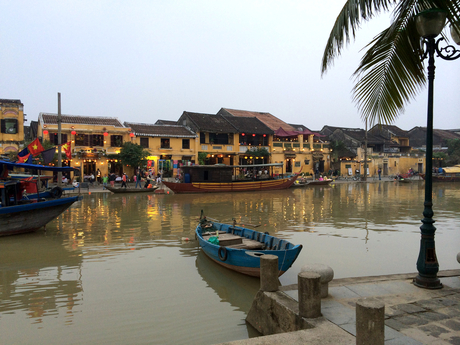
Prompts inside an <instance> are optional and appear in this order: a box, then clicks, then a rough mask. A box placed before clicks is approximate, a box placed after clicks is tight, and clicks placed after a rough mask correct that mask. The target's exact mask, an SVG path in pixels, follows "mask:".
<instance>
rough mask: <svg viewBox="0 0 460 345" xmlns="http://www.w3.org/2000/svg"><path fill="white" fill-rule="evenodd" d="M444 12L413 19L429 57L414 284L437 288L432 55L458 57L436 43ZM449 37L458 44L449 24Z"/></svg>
mask: <svg viewBox="0 0 460 345" xmlns="http://www.w3.org/2000/svg"><path fill="white" fill-rule="evenodd" d="M446 17H447V13H446V12H445V11H443V10H438V9H432V10H427V11H423V12H420V13H419V14H418V15H417V16H416V18H415V21H416V25H417V31H418V33H419V34H420V36H421V37H422V38H423V40H422V48H423V55H422V60H424V59H425V58H428V115H427V126H426V174H425V202H424V210H423V216H424V218H423V219H422V223H423V224H422V226H421V227H420V230H421V237H422V238H421V241H420V252H419V256H418V260H417V270H418V275H417V277H415V279H414V285H416V286H418V287H421V288H426V289H440V288H442V284H441V282H440V280H439V278H438V277H437V273H438V271H439V264H438V259H437V257H436V249H435V241H434V233H435V231H436V228H435V227H434V225H433V223H434V222H435V221H434V220H433V209H432V206H433V202H432V171H433V170H432V168H433V162H432V158H433V85H434V70H435V66H434V54H435V52H436V55H437V56H438V57H440V58H442V59H444V60H455V59H458V58H459V57H460V50H457V49H455V47H454V46H451V45H447V46H446V47H444V48H442V47H440V46H439V43H440V42H441V41H443V40H444V38H443V37H441V38H439V39H437V40H436V37H437V36H438V35H439V34H440V33H441V31H442V29H443V28H444V25H445V23H446ZM451 32H452V38H453V39H454V41H455V42H456V43H457V44H460V40H459V39H458V33H457V32H456V30H455V29H454V27H453V26H451Z"/></svg>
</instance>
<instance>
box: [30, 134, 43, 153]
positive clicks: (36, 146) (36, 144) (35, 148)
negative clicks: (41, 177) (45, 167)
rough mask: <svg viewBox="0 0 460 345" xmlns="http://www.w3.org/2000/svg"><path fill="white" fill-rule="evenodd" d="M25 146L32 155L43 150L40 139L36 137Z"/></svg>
mask: <svg viewBox="0 0 460 345" xmlns="http://www.w3.org/2000/svg"><path fill="white" fill-rule="evenodd" d="M27 148H28V149H29V152H30V154H31V155H32V156H36V155H38V154H39V153H40V152H42V151H45V149H44V148H43V146H42V144H40V141H39V140H38V138H37V139H35V140H34V141H32V142H31V143H30V144H29V145H28V146H27Z"/></svg>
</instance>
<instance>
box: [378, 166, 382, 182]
mask: <svg viewBox="0 0 460 345" xmlns="http://www.w3.org/2000/svg"><path fill="white" fill-rule="evenodd" d="M378 173H379V180H381V179H382V177H381V174H382V170H380V168H379V171H378Z"/></svg>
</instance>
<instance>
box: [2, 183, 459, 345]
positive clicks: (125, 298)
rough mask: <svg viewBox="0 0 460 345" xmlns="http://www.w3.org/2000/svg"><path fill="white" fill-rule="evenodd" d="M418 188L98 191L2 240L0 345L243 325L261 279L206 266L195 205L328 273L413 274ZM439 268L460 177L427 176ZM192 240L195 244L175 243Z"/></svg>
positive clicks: (137, 339) (180, 336) (194, 334)
mask: <svg viewBox="0 0 460 345" xmlns="http://www.w3.org/2000/svg"><path fill="white" fill-rule="evenodd" d="M423 199H424V184H423V181H415V182H413V183H408V184H398V183H397V182H376V183H368V184H364V183H348V184H335V185H332V186H327V187H319V186H316V187H309V188H301V189H289V190H284V191H275V192H261V193H230V194H210V195H198V194H196V195H173V194H164V195H160V194H155V195H125V196H122V195H114V194H108V193H97V194H96V193H93V194H91V195H86V196H85V197H84V199H83V200H82V201H81V202H79V203H77V204H74V205H73V206H72V208H71V209H69V210H68V211H66V212H65V213H64V214H63V215H61V216H60V217H59V218H58V219H56V220H55V221H53V222H52V223H50V224H48V226H47V229H46V232H45V231H43V230H41V231H38V232H36V233H33V234H26V235H20V236H11V237H3V238H0V277H1V279H0V297H1V300H0V339H1V340H0V342H1V343H2V344H31V343H34V344H214V343H219V342H225V341H231V340H237V339H246V338H248V337H252V336H256V335H257V333H256V332H255V331H254V330H253V329H252V328H251V327H250V326H247V325H246V324H245V321H244V320H245V317H246V313H247V311H248V310H249V307H250V306H251V303H252V300H253V297H254V295H255V294H256V292H257V290H258V288H259V280H258V279H256V278H252V277H246V276H243V275H240V274H238V273H234V272H232V271H229V270H226V269H224V268H221V267H220V266H217V265H216V264H215V263H213V262H211V261H210V260H209V259H208V258H207V257H206V256H205V255H204V254H203V253H202V252H201V251H200V249H199V247H198V246H197V243H196V242H195V241H194V240H193V239H194V228H195V226H196V223H197V219H198V217H199V215H200V211H201V210H203V211H204V213H205V214H206V215H208V216H209V217H212V218H216V219H219V220H221V221H223V222H231V220H232V218H236V219H237V221H238V222H239V223H247V224H248V223H249V224H261V227H260V228H258V229H259V230H260V231H263V232H264V231H268V232H269V233H270V234H275V235H277V236H279V237H282V238H285V239H288V240H289V241H291V242H293V243H295V244H297V243H301V244H303V250H302V252H301V253H300V255H299V257H298V259H297V261H296V262H295V263H294V265H293V266H292V267H291V269H290V270H289V271H287V272H286V273H285V274H284V275H283V276H282V277H281V279H280V280H281V282H282V284H283V285H287V284H292V283H296V282H297V274H298V273H299V272H300V269H301V267H302V266H303V265H304V264H306V263H323V264H326V265H329V266H330V267H332V268H333V270H334V273H335V278H342V277H353V276H368V275H380V274H393V273H410V272H416V266H415V265H416V261H417V257H418V252H419V243H420V230H419V228H420V225H421V222H420V220H421V218H423V216H422V212H423ZM433 202H434V207H433V208H434V213H435V215H434V219H435V220H436V223H435V226H436V227H437V231H436V249H437V255H438V261H439V263H440V269H442V270H444V269H452V268H458V263H457V262H456V254H457V253H458V252H459V251H460V247H459V243H460V226H459V224H460V222H459V221H460V215H459V212H458V211H459V210H460V184H434V186H433ZM184 238H189V239H190V240H189V241H187V240H184Z"/></svg>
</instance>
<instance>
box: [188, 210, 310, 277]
mask: <svg viewBox="0 0 460 345" xmlns="http://www.w3.org/2000/svg"><path fill="white" fill-rule="evenodd" d="M195 233H196V238H197V239H198V241H199V243H200V246H201V248H202V250H203V252H204V253H205V254H206V255H207V256H208V257H209V258H210V259H211V260H213V261H215V262H216V263H218V264H219V265H221V266H224V267H226V268H228V269H231V270H233V271H236V272H240V273H243V274H246V275H250V276H254V277H260V257H261V256H262V255H265V254H271V255H276V256H278V273H279V276H281V275H282V274H283V273H284V272H286V271H287V270H288V269H289V268H290V267H291V266H292V264H293V263H294V261H295V260H296V259H297V257H298V255H299V253H300V251H301V250H302V245H294V244H292V243H291V242H289V241H287V240H284V239H280V238H278V237H275V236H271V235H269V234H268V233H267V232H265V233H262V232H259V231H256V230H252V229H248V228H246V227H241V226H237V225H236V224H232V225H230V224H224V223H219V222H212V221H209V220H208V219H206V217H202V218H201V219H200V223H199V224H198V226H197V227H196V230H195Z"/></svg>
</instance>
